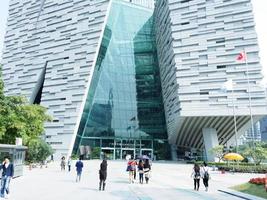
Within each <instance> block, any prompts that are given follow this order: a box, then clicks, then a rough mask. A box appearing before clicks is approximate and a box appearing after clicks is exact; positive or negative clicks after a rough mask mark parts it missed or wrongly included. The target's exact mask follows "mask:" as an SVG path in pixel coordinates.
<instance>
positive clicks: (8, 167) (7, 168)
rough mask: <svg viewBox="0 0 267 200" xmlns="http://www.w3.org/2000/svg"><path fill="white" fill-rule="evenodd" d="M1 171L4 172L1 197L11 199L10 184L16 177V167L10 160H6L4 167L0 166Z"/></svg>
mask: <svg viewBox="0 0 267 200" xmlns="http://www.w3.org/2000/svg"><path fill="white" fill-rule="evenodd" d="M0 170H2V178H1V195H0V196H1V197H2V198H8V197H9V184H10V181H11V179H12V178H13V176H14V166H13V164H12V163H10V161H9V158H5V160H4V161H3V163H2V165H1V166H0ZM5 193H6V195H5Z"/></svg>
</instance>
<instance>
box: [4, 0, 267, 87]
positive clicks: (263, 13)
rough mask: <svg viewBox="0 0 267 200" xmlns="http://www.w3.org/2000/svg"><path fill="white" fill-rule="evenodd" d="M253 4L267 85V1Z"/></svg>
mask: <svg viewBox="0 0 267 200" xmlns="http://www.w3.org/2000/svg"><path fill="white" fill-rule="evenodd" d="M0 1H1V3H0V57H2V49H3V40H4V35H5V28H6V22H7V16H8V2H9V0H0ZM251 1H252V4H253V12H254V15H255V23H256V31H257V34H258V41H259V48H260V58H261V64H262V68H263V74H264V77H265V78H264V79H265V81H264V82H265V83H267V56H264V55H267V28H266V20H267V1H266V0H251Z"/></svg>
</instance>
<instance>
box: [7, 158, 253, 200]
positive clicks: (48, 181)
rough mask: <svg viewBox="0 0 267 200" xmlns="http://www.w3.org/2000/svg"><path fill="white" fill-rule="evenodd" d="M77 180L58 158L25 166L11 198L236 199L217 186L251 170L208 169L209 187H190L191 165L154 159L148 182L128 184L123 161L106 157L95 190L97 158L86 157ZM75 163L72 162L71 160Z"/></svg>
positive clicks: (246, 176) (235, 181) (245, 178)
mask: <svg viewBox="0 0 267 200" xmlns="http://www.w3.org/2000/svg"><path fill="white" fill-rule="evenodd" d="M84 163H85V167H84V172H83V175H82V180H81V182H80V183H76V182H75V171H74V168H73V169H72V171H71V172H67V171H65V172H61V171H60V166H59V163H58V162H54V163H51V164H49V165H48V168H42V169H40V168H34V169H32V170H29V169H28V168H25V171H24V176H23V177H19V178H16V179H14V180H12V182H11V188H10V189H11V196H10V198H9V199H12V200H74V199H75V200H88V199H94V200H98V199H99V200H100V199H101V200H174V199H175V200H177V199H182V200H188V199H190V200H215V199H216V200H226V199H228V200H237V199H240V198H237V197H234V196H231V195H228V194H225V193H221V192H219V191H218V189H226V188H228V187H230V186H233V185H236V184H241V183H244V182H246V181H248V180H249V178H251V177H255V176H258V175H253V174H230V173H226V174H220V173H219V172H211V180H210V190H209V191H208V192H205V191H204V187H203V185H201V187H200V191H199V192H195V191H194V190H193V184H192V183H193V180H192V178H191V177H190V175H191V169H192V165H185V164H177V163H153V165H152V177H151V182H150V183H149V184H148V185H146V184H143V185H141V184H139V183H135V184H129V183H128V174H127V172H126V162H123V161H108V179H107V187H106V191H98V169H99V165H100V161H99V160H93V161H85V162H84ZM72 165H73V166H74V165H75V162H73V164H72Z"/></svg>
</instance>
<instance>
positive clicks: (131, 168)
mask: <svg viewBox="0 0 267 200" xmlns="http://www.w3.org/2000/svg"><path fill="white" fill-rule="evenodd" d="M135 164H136V162H135V160H133V158H132V157H131V158H130V160H129V161H128V163H127V170H126V171H128V172H129V182H130V183H134V169H135Z"/></svg>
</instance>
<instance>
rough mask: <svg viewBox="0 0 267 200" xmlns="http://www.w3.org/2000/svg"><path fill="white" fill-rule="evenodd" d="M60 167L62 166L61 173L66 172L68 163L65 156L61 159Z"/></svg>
mask: <svg viewBox="0 0 267 200" xmlns="http://www.w3.org/2000/svg"><path fill="white" fill-rule="evenodd" d="M60 166H61V171H65V167H66V161H65V157H64V156H63V157H62V158H61V162H60Z"/></svg>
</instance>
